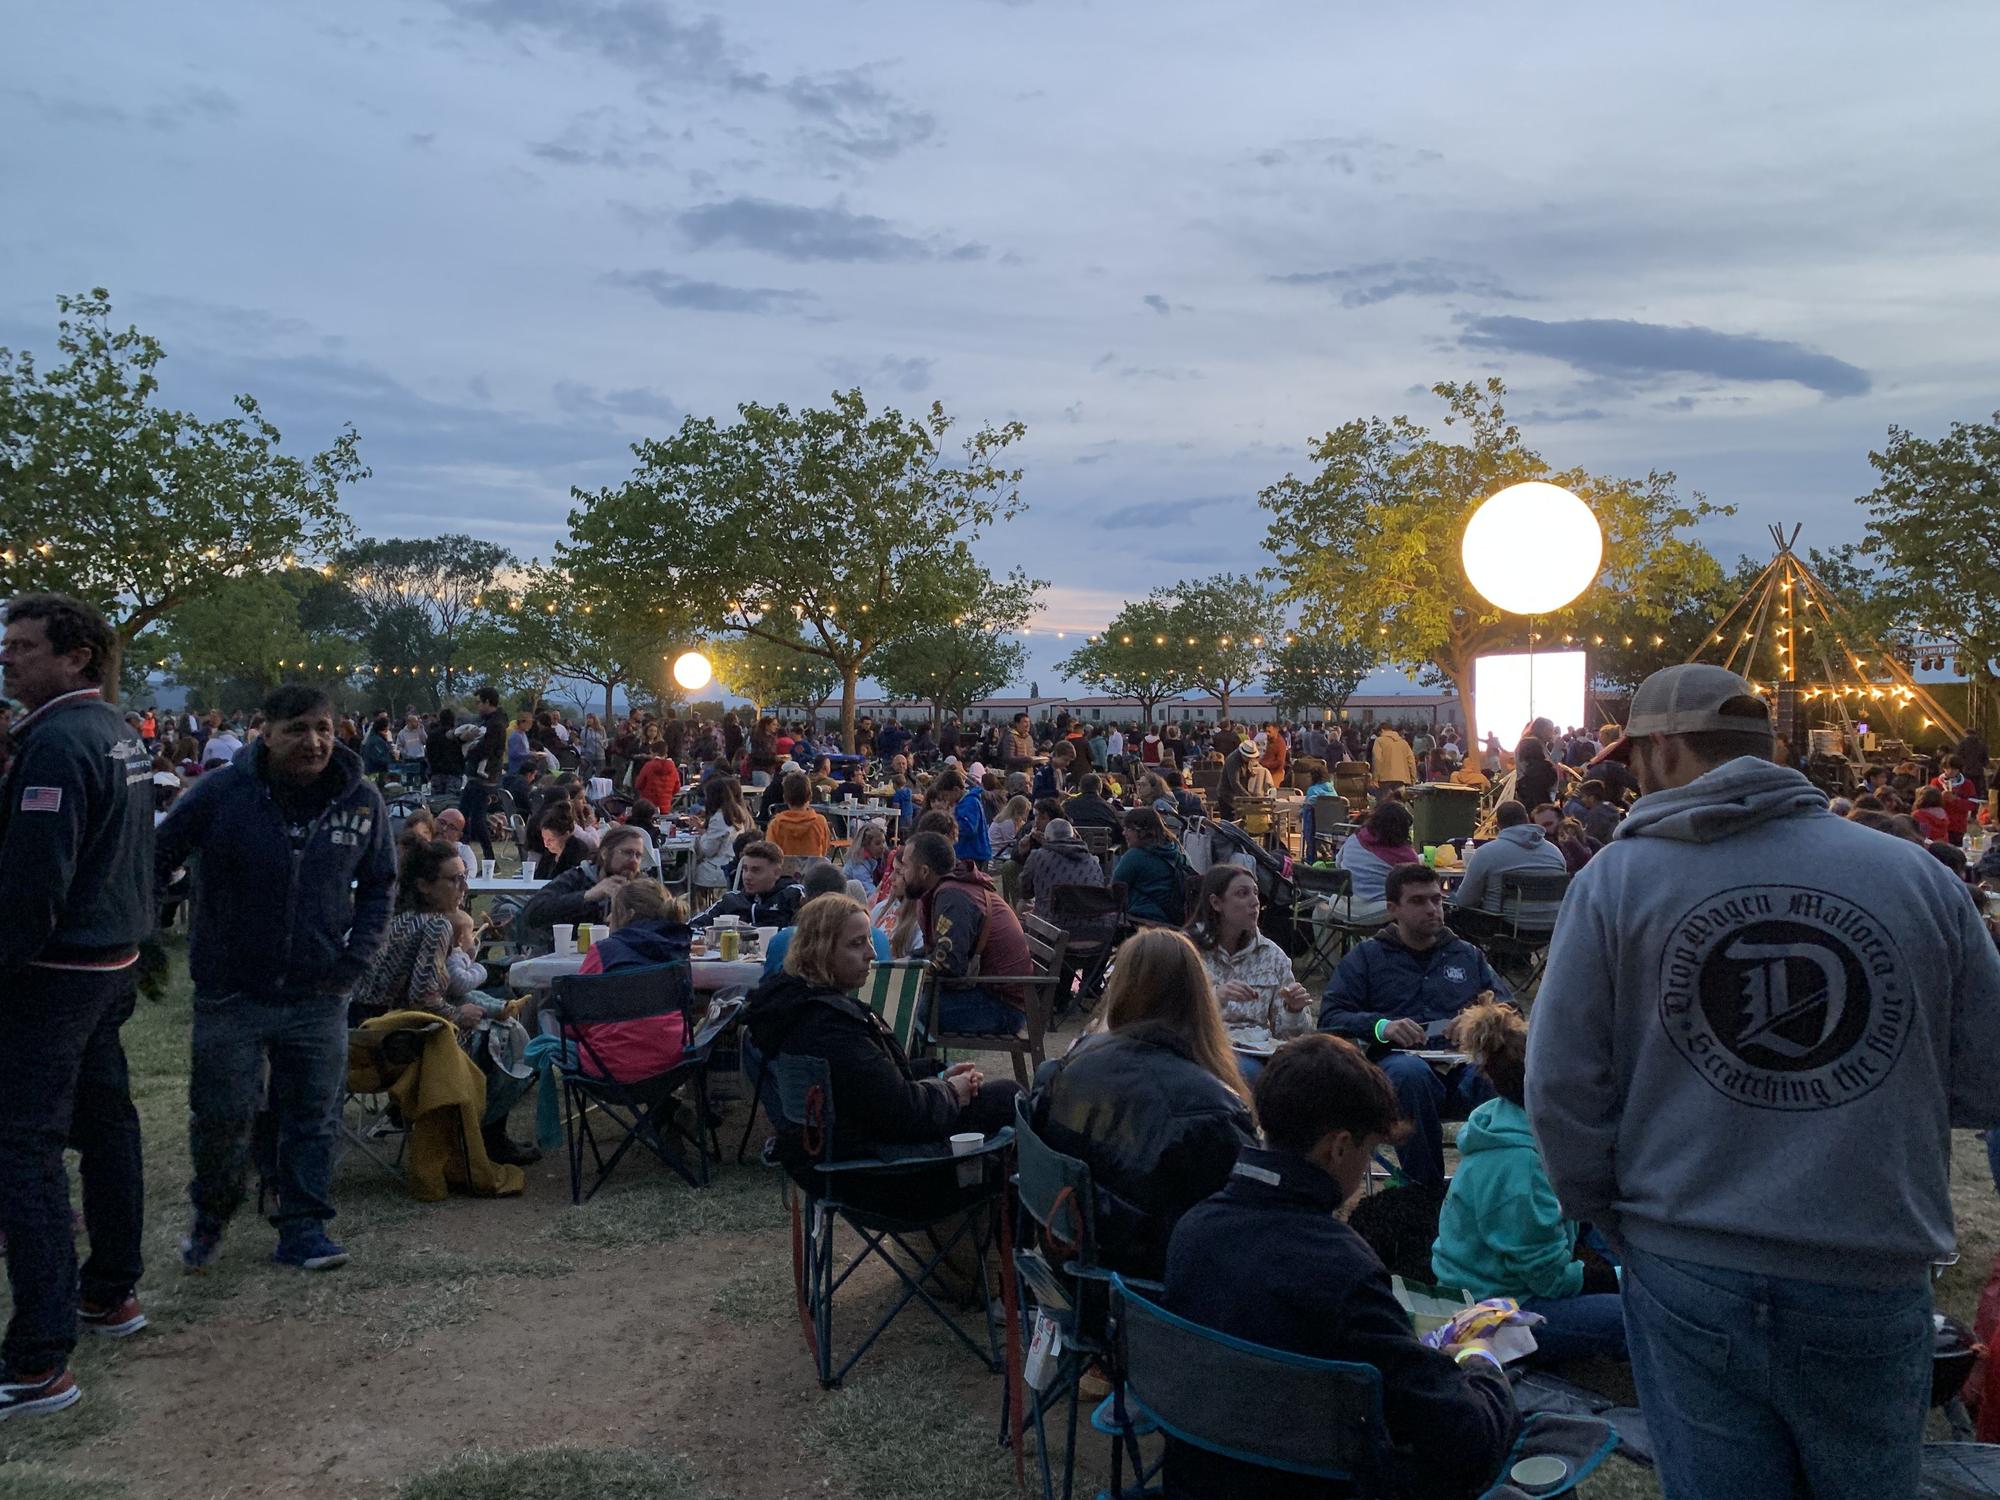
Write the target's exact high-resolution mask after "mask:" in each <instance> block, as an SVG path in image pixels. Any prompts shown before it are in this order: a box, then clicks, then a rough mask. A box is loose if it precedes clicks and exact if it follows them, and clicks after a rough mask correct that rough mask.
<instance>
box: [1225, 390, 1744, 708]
mask: <svg viewBox="0 0 2000 1500" xmlns="http://www.w3.org/2000/svg"><path fill="white" fill-rule="evenodd" d="M1432 389H1433V390H1434V391H1435V392H1436V394H1437V395H1438V397H1439V398H1440V399H1441V400H1442V401H1443V402H1444V403H1445V408H1446V415H1445V425H1446V426H1447V427H1451V428H1457V429H1459V430H1460V432H1461V433H1462V435H1463V438H1464V441H1458V442H1454V441H1448V440H1446V439H1445V438H1441V437H1434V436H1432V435H1431V433H1430V432H1429V430H1428V429H1426V428H1423V427H1420V426H1418V425H1417V424H1415V423H1414V422H1412V421H1410V419H1409V418H1407V417H1392V418H1390V419H1388V420H1386V421H1385V420H1384V419H1382V418H1380V417H1371V418H1365V419H1357V420H1355V421H1351V422H1348V423H1346V424H1345V425H1343V426H1341V427H1338V428H1335V429H1334V430H1333V431H1331V432H1329V433H1326V434H1325V435H1324V436H1322V437H1320V438H1317V439H1315V440H1314V441H1313V442H1312V444H1311V445H1310V454H1311V457H1312V460H1313V463H1314V465H1315V471H1314V472H1313V473H1312V474H1310V475H1309V476H1307V477H1305V478H1300V477H1298V476H1296V475H1292V474H1287V475H1286V476H1285V477H1284V478H1283V479H1282V480H1280V481H1278V482H1277V483H1276V484H1273V485H1271V486H1269V487H1268V488H1267V489H1265V490H1264V491H1263V492H1262V494H1261V496H1260V497H1259V498H1260V499H1261V500H1262V502H1263V504H1264V506H1265V508H1266V509H1267V510H1269V511H1270V512H1271V515H1272V521H1271V526H1270V529H1269V533H1268V535H1267V536H1266V539H1265V543H1264V545H1265V547H1266V548H1267V549H1268V550H1269V551H1270V552H1271V553H1272V555H1273V556H1274V557H1275V558H1276V560H1277V565H1276V567H1275V568H1273V569H1272V570H1271V572H1272V574H1273V575H1274V576H1275V577H1276V578H1277V579H1279V580H1280V581H1281V587H1280V589H1279V593H1278V598H1279V600H1280V602H1281V603H1286V604H1296V605H1297V606H1299V609H1300V617H1301V629H1303V630H1307V631H1313V632H1316V633H1325V634H1329V635H1332V636H1335V637H1337V638H1339V639H1341V640H1346V641H1350V642H1355V643H1358V644H1368V645H1372V646H1373V647H1374V648H1375V649H1376V651H1377V652H1378V653H1379V655H1380V656H1381V657H1382V658H1383V659H1385V660H1389V661H1395V662H1401V663H1407V664H1410V665H1421V664H1426V663H1427V664H1430V665H1432V666H1434V667H1435V668H1436V669H1437V671H1438V672H1439V673H1440V674H1441V675H1442V676H1443V677H1444V678H1445V679H1447V680H1448V681H1450V682H1451V684H1452V685H1453V686H1454V687H1455V688H1456V689H1457V690H1458V695H1459V698H1460V699H1461V700H1462V702H1463V703H1464V706H1465V712H1466V715H1467V718H1468V721H1470V722H1475V723H1476V722H1477V719H1476V716H1475V708H1476V705H1475V704H1474V702H1473V690H1472V671H1473V663H1474V661H1475V660H1476V659H1477V658H1478V657H1480V656H1481V655H1484V654H1486V653H1488V652H1492V651H1503V650H1510V649H1518V646H1519V643H1520V642H1522V641H1523V640H1525V638H1526V635H1527V630H1528V622H1525V621H1523V620H1521V619H1520V618H1519V617H1518V616H1509V615H1504V614H1502V613H1501V612H1500V611H1499V610H1497V609H1495V608H1494V607H1493V606H1492V605H1490V604H1488V603H1487V602H1486V601H1485V600H1484V599H1483V598H1481V597H1480V595H1479V593H1478V592H1477V591H1476V590H1475V589H1474V588H1473V587H1472V585H1471V583H1470V582H1469V581H1468V580H1467V578H1466V576H1465V569H1464V567H1463V565H1462V564H1461V562H1460V558H1459V542H1460V538H1461V537H1462V535H1463V534H1464V531H1465V525H1466V522H1467V521H1468V520H1470V519H1471V516H1472V512H1473V511H1474V510H1476V509H1477V508H1478V507H1479V505H1480V503H1481V502H1482V501H1484V500H1486V499H1487V498H1488V497H1489V496H1491V495H1492V494H1494V493H1495V492H1496V491H1498V490H1501V489H1504V488H1505V487H1506V486H1508V485H1510V484H1518V483H1520V482H1522V481H1524V480H1530V479H1541V480H1547V481H1548V482H1550V483H1552V484H1558V485H1561V486H1563V487H1564V488H1566V489H1568V490H1571V491H1572V492H1574V493H1575V494H1576V495H1577V496H1578V497H1579V498H1581V499H1582V500H1583V502H1584V503H1585V504H1586V505H1588V506H1589V507H1590V508H1591V509H1592V510H1593V511H1594V512H1595V513H1596V515H1597V519H1598V522H1599V524H1600V525H1601V526H1602V527H1603V529H1604V565H1603V571H1602V572H1601V573H1600V575H1599V578H1598V582H1597V584H1596V586H1595V587H1594V588H1592V589H1587V590H1586V591H1585V592H1584V594H1583V597H1582V598H1581V599H1580V600H1578V602H1577V603H1576V604H1575V605H1572V606H1571V607H1570V608H1569V609H1567V610H1564V611H1562V612H1561V613H1559V614H1556V615H1552V616H1549V617H1548V618H1546V619H1543V620H1541V621H1539V622H1538V623H1536V625H1535V627H1534V628H1535V629H1536V630H1537V631H1538V632H1539V634H1540V635H1541V636H1542V638H1543V640H1544V641H1547V640H1549V639H1550V638H1552V637H1559V636H1561V635H1563V634H1565V633H1569V634H1575V633H1576V632H1577V630H1578V627H1579V626H1580V625H1581V624H1582V623H1583V622H1585V621H1586V620H1587V618H1588V616H1589V614H1590V613H1591V612H1592V611H1599V610H1602V609H1603V607H1604V605H1603V598H1604V597H1618V598H1621V599H1623V600H1624V601H1625V604H1626V606H1627V607H1629V608H1630V609H1631V610H1632V611H1633V616H1634V618H1635V619H1639V620H1647V621H1659V622H1665V621H1666V620H1667V619H1668V618H1670V617H1671V615H1672V612H1673V608H1674V603H1675V601H1676V600H1679V599H1684V598H1686V597H1687V596H1689V595H1690V594H1693V593H1698V592H1700V591H1702V590H1704V589H1707V588H1711V587H1713V585H1714V583H1715V581H1716V579H1717V578H1718V577H1719V576H1720V571H1721V570H1720V568H1719V567H1718V565H1717V564H1716V561H1715V559H1714V558H1712V557H1710V556H1709V554H1708V553H1707V552H1706V551H1704V550H1703V549H1702V548H1701V546H1700V545H1699V544H1698V543H1696V542H1695V541H1694V540H1693V539H1692V537H1690V536H1688V535H1687V534H1686V533H1687V532H1688V531H1689V530H1690V529H1691V528H1693V527H1694V526H1695V525H1696V524H1697V523H1698V522H1700V521H1701V520H1702V519H1704V518H1705V517H1708V516H1711V515H1718V514H1728V513H1730V512H1729V507H1726V506H1715V505H1711V504H1709V503H1708V502H1707V501H1706V500H1704V499H1702V498H1701V497H1700V496H1699V495H1696V496H1695V497H1694V498H1693V499H1691V500H1688V501H1685V502H1684V501H1682V500H1680V499H1678V498H1677V497H1676V496H1675V494H1674V484H1675V479H1674V476H1673V475H1672V474H1669V473H1658V472H1656V473H1651V474H1648V475H1647V476H1646V477H1645V478H1644V479H1639V480H1628V479H1608V478H1602V477H1599V476H1596V475H1592V474H1589V473H1587V472H1585V471H1584V470H1582V469H1564V470H1557V469H1555V468H1553V467H1552V466H1551V465H1550V464H1549V463H1548V462H1547V461H1546V460H1545V459H1543V458H1542V457H1541V455H1540V454H1538V453H1535V452H1534V451H1533V450H1531V449H1529V448H1527V447H1524V446H1523V445H1522V442H1521V434H1520V431H1519V429H1518V428H1516V427H1514V426H1512V425H1511V424H1509V423H1508V421H1507V419H1506V412H1505V410H1504V409H1503V407H1502V405H1501V398H1502V397H1503V396H1504V395H1505V394H1506V387H1505V386H1504V385H1503V384H1502V383H1501V382H1500V381H1499V380H1497V379H1491V380H1488V381H1486V382H1485V383H1484V384H1483V385H1481V384H1475V383H1471V382H1467V383H1464V384H1459V383H1455V382H1445V383H1443V384H1440V385H1437V386H1434V387H1432Z"/></svg>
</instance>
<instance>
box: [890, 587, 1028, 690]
mask: <svg viewBox="0 0 2000 1500" xmlns="http://www.w3.org/2000/svg"><path fill="white" fill-rule="evenodd" d="M1044 587H1045V585H1044V584H1042V583H1040V582H1038V581H1036V580H1034V579H1030V578H1028V577H1026V576H1024V575H1023V574H1022V573H1021V572H1020V571H1019V570H1018V569H1016V570H1015V571H1014V572H1012V573H1010V574H1008V575H1007V577H1005V578H1004V579H996V578H992V577H990V576H988V575H986V574H985V572H984V570H983V569H982V570H978V576H977V577H976V578H973V579H969V580H968V584H967V589H968V591H972V590H977V592H976V593H974V594H973V597H972V598H971V599H970V601H969V602H967V603H966V604H965V605H964V606H963V607H962V608H961V609H960V610H959V611H958V612H957V613H956V614H954V615H953V616H952V617H951V618H950V619H949V620H943V619H940V620H936V621H933V622H931V623H929V624H927V625H924V626H921V627H919V628H918V629H917V630H915V631H913V632H912V633H910V634H909V635H906V636H904V637H903V638H902V639H900V640H897V641H892V642H890V643H889V644H888V645H886V646H884V647H883V648H882V649H881V650H880V651H878V652H877V653H876V654H875V659H874V660H873V661H871V662H870V663H869V672H870V675H872V676H873V677H874V678H875V680H876V681H877V682H879V683H881V684H882V690H883V691H884V692H886V693H887V694H888V695H889V696H890V697H891V698H912V699H914V698H928V699H929V700H930V701H931V703H932V704H933V705H934V706H936V707H937V708H938V709H939V710H940V711H942V712H945V713H954V714H957V715H959V716H960V717H961V718H963V717H964V715H965V711H966V709H967V708H968V707H969V706H970V705H971V704H973V703H975V702H977V701H978V700H979V699H981V698H987V697H991V696H992V695H993V694H994V693H997V692H999V691H1000V689H1002V688H1004V687H1006V686H1007V685H1008V684H1009V683H1011V682H1013V681H1014V680H1015V678H1017V677H1019V676H1020V674H1021V671H1022V669H1023V668H1025V667H1026V666H1027V665H1028V652H1027V649H1026V648H1025V647H1024V646H1022V645H1021V644H1020V643H1019V642H1018V641H1015V640H1013V639H1011V638H1010V637H1011V634H1012V632H1014V631H1017V630H1019V629H1020V628H1021V627H1022V625H1024V624H1025V623H1026V622H1027V619H1028V615H1029V613H1030V612H1031V611H1032V610H1033V609H1034V606H1035V596H1036V595H1037V594H1038V593H1040V591H1041V590H1042V589H1043V588H1044Z"/></svg>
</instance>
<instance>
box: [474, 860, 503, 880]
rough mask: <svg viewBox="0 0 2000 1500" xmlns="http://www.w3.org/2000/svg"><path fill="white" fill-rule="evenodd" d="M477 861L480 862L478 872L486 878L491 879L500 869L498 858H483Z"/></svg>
mask: <svg viewBox="0 0 2000 1500" xmlns="http://www.w3.org/2000/svg"><path fill="white" fill-rule="evenodd" d="M479 863H480V874H482V875H484V876H485V877H486V878H487V879H488V880H491V879H492V878H493V877H494V876H495V875H496V874H498V873H499V870H500V861H499V860H497V859H484V860H481V861H480V862H479Z"/></svg>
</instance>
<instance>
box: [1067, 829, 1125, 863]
mask: <svg viewBox="0 0 2000 1500" xmlns="http://www.w3.org/2000/svg"><path fill="white" fill-rule="evenodd" d="M1076 835H1077V837H1078V838H1080V839H1082V840H1083V847H1084V848H1086V849H1088V850H1089V851H1090V852H1091V853H1092V854H1094V855H1096V856H1097V862H1098V863H1099V864H1101V865H1103V866H1104V873H1105V874H1106V875H1107V876H1108V875H1109V874H1110V873H1111V867H1112V866H1113V865H1114V864H1116V863H1117V862H1118V850H1117V839H1118V831H1117V830H1116V829H1114V828H1105V827H1102V826H1100V825H1098V824H1096V823H1085V824H1083V825H1081V826H1080V827H1079V828H1078V829H1077V830H1076Z"/></svg>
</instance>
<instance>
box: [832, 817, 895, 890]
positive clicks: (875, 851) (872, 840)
mask: <svg viewBox="0 0 2000 1500" xmlns="http://www.w3.org/2000/svg"><path fill="white" fill-rule="evenodd" d="M888 864H889V835H888V833H887V832H886V831H885V830H884V829H883V827H882V825H881V824H880V823H876V822H872V821H871V822H867V823H863V824H862V825H861V828H860V831H859V832H857V833H856V834H855V835H854V844H853V847H852V848H850V849H849V850H848V854H847V863H846V865H845V866H844V867H843V869H842V871H841V873H842V874H843V875H845V876H846V877H847V879H849V880H858V881H860V882H861V883H862V884H863V885H865V886H867V887H868V889H869V890H870V891H871V892H872V891H873V890H874V889H875V887H876V886H878V885H880V884H881V883H882V876H883V874H884V872H885V871H886V870H887V868H888Z"/></svg>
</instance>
